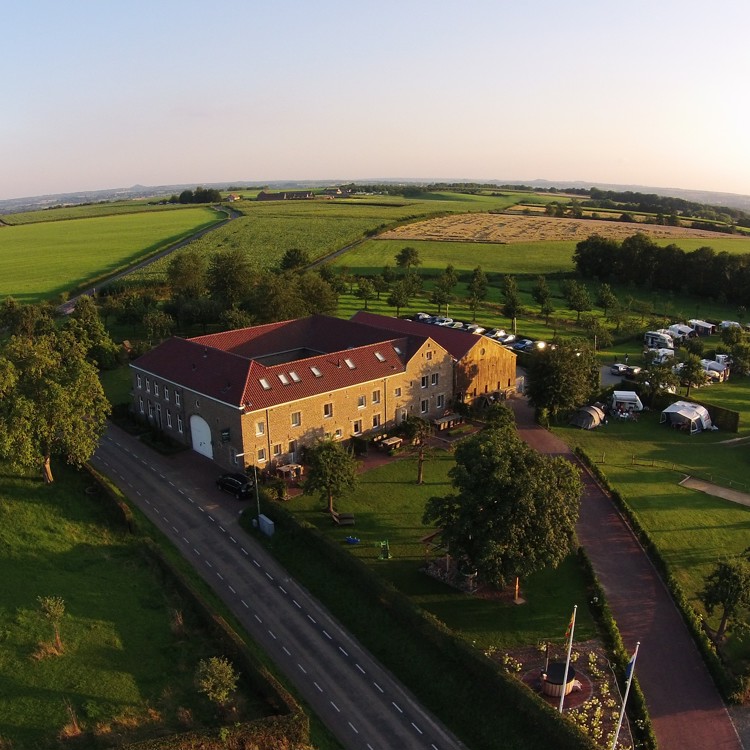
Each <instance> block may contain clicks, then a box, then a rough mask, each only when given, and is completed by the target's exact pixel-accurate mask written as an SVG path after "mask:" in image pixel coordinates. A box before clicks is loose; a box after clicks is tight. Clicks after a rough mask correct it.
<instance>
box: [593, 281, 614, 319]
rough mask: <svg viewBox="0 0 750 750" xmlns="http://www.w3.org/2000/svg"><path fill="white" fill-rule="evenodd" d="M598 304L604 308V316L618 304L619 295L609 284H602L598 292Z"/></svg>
mask: <svg viewBox="0 0 750 750" xmlns="http://www.w3.org/2000/svg"><path fill="white" fill-rule="evenodd" d="M596 304H597V305H599V307H601V308H602V309H603V310H604V317H605V318H606V317H607V312H608V311H609V310H611V309H612V308H613V307H615V306H616V305H617V296H616V295H615V293H614V292H613V291H612V288H611V287H610V285H609V284H602V285H601V286H600V287H599V290H598V292H597V294H596Z"/></svg>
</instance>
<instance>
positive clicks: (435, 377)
mask: <svg viewBox="0 0 750 750" xmlns="http://www.w3.org/2000/svg"><path fill="white" fill-rule="evenodd" d="M439 381H440V375H439V374H438V373H437V372H433V373H432V375H430V385H437V384H438V382H439Z"/></svg>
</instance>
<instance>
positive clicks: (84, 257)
mask: <svg viewBox="0 0 750 750" xmlns="http://www.w3.org/2000/svg"><path fill="white" fill-rule="evenodd" d="M223 219H224V216H223V214H217V213H216V211H214V210H213V209H211V208H192V209H185V210H182V211H158V212H148V213H136V214H127V215H122V216H104V217H97V218H90V219H78V220H71V221H64V222H44V223H38V224H26V225H22V226H16V227H3V228H2V229H0V299H3V298H5V297H6V296H13V297H15V298H16V299H17V300H19V301H20V302H39V301H42V300H45V299H54V298H55V297H58V296H59V295H61V294H63V293H67V292H70V291H71V289H75V288H77V287H79V286H80V285H82V284H85V283H86V282H91V283H94V282H95V281H96V280H97V279H101V278H103V277H105V276H108V275H111V274H113V273H116V272H117V271H120V270H122V269H124V268H126V267H127V266H130V265H132V264H133V263H136V262H138V261H140V260H143V259H145V258H147V257H148V256H149V255H152V254H153V253H155V252H157V251H159V250H161V249H163V248H165V247H168V246H169V245H171V244H174V243H176V242H178V241H180V240H182V239H184V238H185V237H189V236H190V235H191V234H194V233H195V232H198V231H200V230H201V229H205V228H207V227H209V226H211V225H212V224H215V223H216V222H217V221H221V220H223Z"/></svg>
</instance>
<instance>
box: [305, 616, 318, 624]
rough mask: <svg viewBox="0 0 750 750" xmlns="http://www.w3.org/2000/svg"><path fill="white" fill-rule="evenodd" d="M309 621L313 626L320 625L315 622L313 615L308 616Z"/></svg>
mask: <svg viewBox="0 0 750 750" xmlns="http://www.w3.org/2000/svg"><path fill="white" fill-rule="evenodd" d="M307 619H308V620H310V622H311V623H312V624H313V625H317V624H318V623H317V622H315V618H314V617H313V616H312V615H308V616H307Z"/></svg>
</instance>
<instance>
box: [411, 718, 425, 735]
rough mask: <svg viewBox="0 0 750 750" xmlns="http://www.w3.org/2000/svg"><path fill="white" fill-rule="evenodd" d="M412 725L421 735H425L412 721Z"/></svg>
mask: <svg viewBox="0 0 750 750" xmlns="http://www.w3.org/2000/svg"><path fill="white" fill-rule="evenodd" d="M411 725H412V726H413V727H414V729H416V730H417V731H418V732H419V733H420V734H424V732H423V731H422V730H421V729H420V728H419V727H418V726H417V725H416V724H415V723H414V722H413V721H412V723H411Z"/></svg>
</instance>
